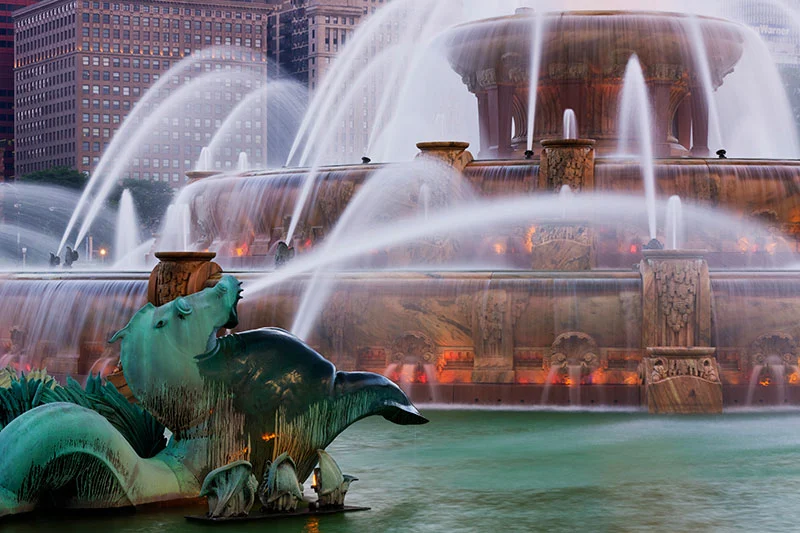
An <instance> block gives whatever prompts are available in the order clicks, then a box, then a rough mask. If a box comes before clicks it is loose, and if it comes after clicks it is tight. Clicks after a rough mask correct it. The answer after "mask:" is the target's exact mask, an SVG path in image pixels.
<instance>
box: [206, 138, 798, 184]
mask: <svg viewBox="0 0 800 533" xmlns="http://www.w3.org/2000/svg"><path fill="white" fill-rule="evenodd" d="M587 140H592V139H586V140H583V139H543V140H542V141H541V142H542V143H545V142H548V143H549V142H551V141H552V142H554V143H555V144H558V142H562V143H563V142H564V141H580V142H581V144H582V143H583V142H585V141H587ZM634 159H635V158H634V157H632V156H624V155H619V154H610V155H601V156H597V163H598V164H601V165H614V164H627V163H630V164H634V163H635V161H634ZM408 162H409V161H378V162H375V161H373V162H372V163H369V164H367V165H364V164H358V163H345V164H340V165H322V166H320V167H318V168H317V169H316V171H317V172H318V173H325V172H343V171H348V170H354V171H360V172H369V171H376V170H380V169H383V168H386V167H388V166H391V165H395V164H398V163H408ZM655 163H656V164H657V165H659V164H661V165H688V166H691V165H698V166H762V165H777V166H781V167H798V166H800V160H798V159H764V158H758V157H753V158H729V159H716V158H714V157H659V158H656V159H655ZM538 164H539V159H538V158H535V159H530V160H527V159H522V158H503V159H475V160H474V161H473V162H471V163H470V164H469V165H467V168H475V167H496V166H531V165H538ZM637 164H638V163H637ZM311 171H312V167H308V166H305V167H283V168H263V169H252V170H248V171H246V172H231V173H222V174H215V175H213V176H209V177H208V178H206V179H203V180H201V182H205V183H211V182H215V181H221V180H237V179H247V178H267V177H279V176H288V175H290V174H298V175H303V174H307V173H308V172H311Z"/></svg>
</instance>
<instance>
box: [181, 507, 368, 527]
mask: <svg viewBox="0 0 800 533" xmlns="http://www.w3.org/2000/svg"><path fill="white" fill-rule="evenodd" d="M370 509H371V508H370V507H354V506H349V505H346V506H344V507H339V508H338V509H311V508H310V507H304V508H303V509H298V510H297V511H295V512H293V513H262V512H260V511H259V512H254V513H250V514H249V515H247V516H236V517H231V518H209V517H207V516H205V515H190V516H187V517H186V520H188V521H189V522H202V523H206V524H226V523H230V522H256V521H258V520H279V519H281V518H296V517H305V518H308V517H311V516H322V515H332V514H341V513H358V512H361V511H369V510H370Z"/></svg>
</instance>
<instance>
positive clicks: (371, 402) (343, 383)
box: [334, 372, 428, 426]
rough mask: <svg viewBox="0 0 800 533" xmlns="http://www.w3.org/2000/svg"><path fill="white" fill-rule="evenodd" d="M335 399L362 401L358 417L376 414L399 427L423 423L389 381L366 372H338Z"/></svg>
mask: <svg viewBox="0 0 800 533" xmlns="http://www.w3.org/2000/svg"><path fill="white" fill-rule="evenodd" d="M334 387H335V389H336V390H335V394H336V396H340V397H343V396H349V395H357V396H360V397H362V398H363V399H364V400H365V401H364V404H363V405H364V407H365V411H366V412H365V413H363V415H362V417H361V418H363V417H365V416H372V415H380V416H382V417H383V418H385V419H386V420H388V421H389V422H392V423H394V424H400V425H402V426H413V425H421V424H427V423H428V419H427V418H425V417H424V416H422V415H421V414H420V412H419V411H418V410H417V408H416V407H414V405H413V404H412V403H411V401H410V400H409V399H408V397H407V396H406V395H405V393H404V392H403V391H402V390H401V389H400V387H398V386H397V385H396V384H395V383H394V382H392V381H390V380H389V379H387V378H385V377H383V376H381V375H378V374H372V373H370V372H338V373H337V374H336V382H335V385H334Z"/></svg>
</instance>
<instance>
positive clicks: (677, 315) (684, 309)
mask: <svg viewBox="0 0 800 533" xmlns="http://www.w3.org/2000/svg"><path fill="white" fill-rule="evenodd" d="M653 270H654V272H655V280H656V287H657V290H658V301H659V305H660V307H661V312H662V314H663V315H664V318H665V320H666V321H667V326H669V328H670V329H672V331H674V332H675V333H678V332H680V331H681V330H682V329H683V328H685V327H686V326H687V325H688V324H689V320H690V319H691V317H692V315H693V314H694V310H695V299H696V296H697V282H698V279H699V276H700V269H699V267H698V265H697V263H694V262H680V263H677V262H667V261H665V262H662V263H658V264H656V265H654V268H653Z"/></svg>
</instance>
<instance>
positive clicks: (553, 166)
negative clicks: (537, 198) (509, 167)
mask: <svg viewBox="0 0 800 533" xmlns="http://www.w3.org/2000/svg"><path fill="white" fill-rule="evenodd" d="M540 175H541V176H542V177H543V178H544V179H545V180H546V182H545V183H544V184H543V185H544V186H546V187H547V188H548V189H550V190H552V191H556V192H559V191H561V189H562V188H563V187H564V185H568V186H569V188H570V189H572V190H573V191H580V190H583V189H584V188H591V187H593V183H592V182H593V181H594V179H593V178H594V146H592V145H588V144H587V145H568V146H545V149H544V151H543V153H542V165H541V170H540Z"/></svg>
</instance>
